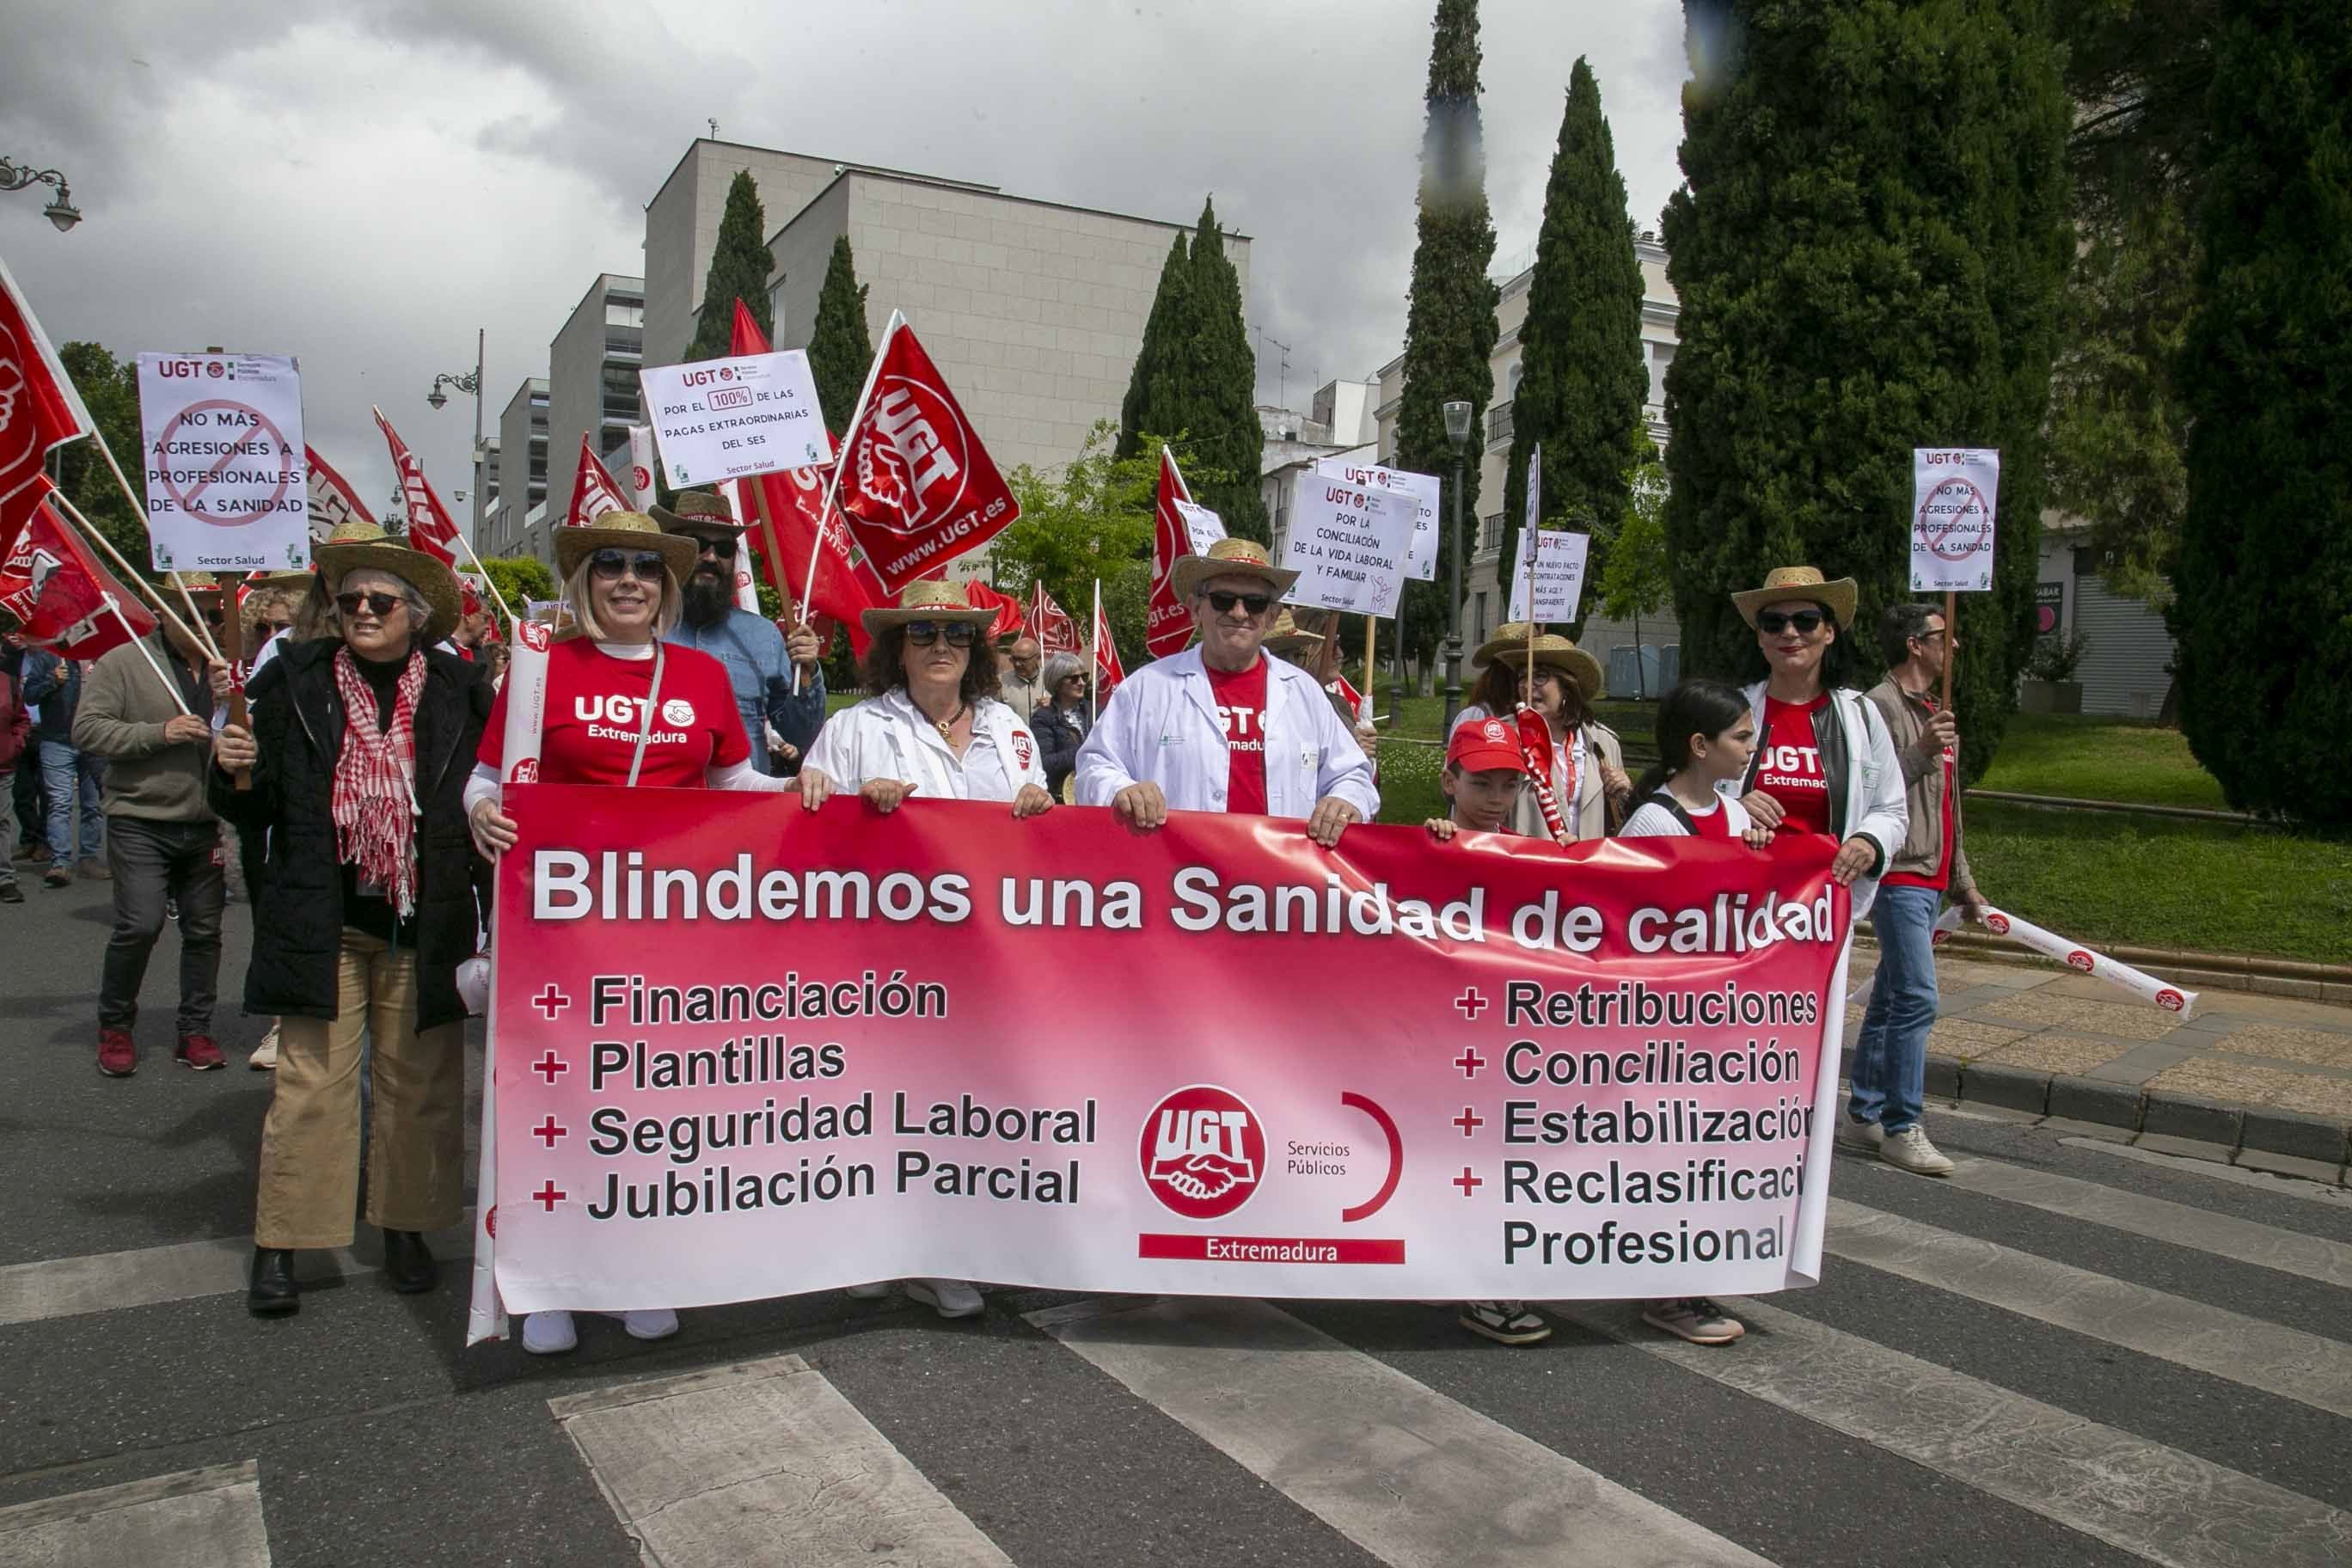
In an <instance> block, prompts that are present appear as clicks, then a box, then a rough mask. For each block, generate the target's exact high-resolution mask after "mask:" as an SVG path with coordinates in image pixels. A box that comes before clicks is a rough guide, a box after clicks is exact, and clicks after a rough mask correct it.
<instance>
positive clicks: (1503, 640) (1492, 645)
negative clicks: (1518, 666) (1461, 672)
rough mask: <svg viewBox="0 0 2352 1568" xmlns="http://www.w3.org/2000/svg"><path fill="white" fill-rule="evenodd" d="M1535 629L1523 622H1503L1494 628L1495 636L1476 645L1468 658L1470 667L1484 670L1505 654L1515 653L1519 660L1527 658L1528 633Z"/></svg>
mask: <svg viewBox="0 0 2352 1568" xmlns="http://www.w3.org/2000/svg"><path fill="white" fill-rule="evenodd" d="M1534 629H1535V628H1534V627H1532V626H1528V623H1527V622H1525V621H1505V622H1504V623H1503V624H1502V625H1501V626H1496V628H1495V635H1494V636H1493V637H1489V638H1487V639H1486V641H1485V642H1483V643H1481V644H1479V645H1478V651H1477V652H1476V653H1475V654H1473V655H1471V656H1470V662H1471V664H1472V665H1474V666H1475V667H1477V668H1482V669H1483V668H1486V666H1487V665H1490V664H1492V663H1494V662H1495V661H1496V659H1497V658H1502V657H1503V656H1504V655H1505V654H1508V653H1512V652H1514V651H1516V652H1517V654H1518V656H1519V657H1520V658H1527V656H1528V633H1529V632H1530V631H1533V630H1534Z"/></svg>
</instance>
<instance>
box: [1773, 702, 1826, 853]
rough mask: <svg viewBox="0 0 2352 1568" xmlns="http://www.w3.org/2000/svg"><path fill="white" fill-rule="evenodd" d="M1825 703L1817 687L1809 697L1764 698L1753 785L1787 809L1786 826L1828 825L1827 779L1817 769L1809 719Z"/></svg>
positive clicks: (1818, 752) (1818, 756)
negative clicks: (1805, 699) (1762, 735)
mask: <svg viewBox="0 0 2352 1568" xmlns="http://www.w3.org/2000/svg"><path fill="white" fill-rule="evenodd" d="M1829 705H1830V695H1829V693H1828V692H1826V691H1824V692H1822V694H1821V695H1820V696H1819V697H1816V698H1814V699H1813V700H1811V702H1783V701H1781V700H1779V699H1778V698H1774V697H1767V698H1765V699H1764V729H1765V731H1766V733H1765V742H1766V744H1765V746H1764V748H1763V750H1762V752H1761V753H1760V757H1761V760H1760V761H1759V763H1757V765H1756V787H1757V788H1758V789H1759V790H1760V791H1762V792H1763V793H1764V794H1766V795H1770V796H1771V797H1772V798H1773V799H1774V800H1777V801H1779V802H1780V809H1781V810H1783V811H1785V812H1787V813H1788V814H1789V820H1788V823H1787V825H1786V829H1787V831H1790V832H1794V833H1827V832H1828V831H1829V830H1830V780H1829V775H1828V774H1827V773H1824V772H1823V771H1822V748H1821V745H1820V742H1818V741H1817V740H1816V739H1815V736H1814V730H1813V721H1814V720H1815V719H1816V718H1818V717H1819V716H1820V714H1821V712H1822V710H1823V709H1825V708H1827V707H1828V706H1829Z"/></svg>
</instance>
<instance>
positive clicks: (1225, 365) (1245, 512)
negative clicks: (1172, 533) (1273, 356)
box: [1114, 202, 1267, 544]
mask: <svg viewBox="0 0 2352 1568" xmlns="http://www.w3.org/2000/svg"><path fill="white" fill-rule="evenodd" d="M1181 244H1182V242H1181V240H1180V241H1179V245H1180V246H1181ZM1176 264H1177V254H1176V251H1175V250H1174V249H1171V251H1170V253H1169V259H1168V268H1169V270H1173V269H1174V268H1175V267H1176ZM1170 282H1171V279H1169V277H1168V276H1167V275H1166V273H1165V272H1163V275H1162V278H1161V292H1160V294H1159V295H1158V296H1157V297H1155V299H1154V300H1153V303H1152V310H1151V314H1150V316H1149V317H1148V318H1146V320H1145V323H1144V337H1145V340H1146V350H1145V353H1141V354H1139V355H1138V356H1137V360H1136V370H1135V375H1134V377H1133V378H1132V381H1131V384H1130V387H1129V403H1130V404H1131V405H1132V406H1131V407H1130V406H1124V405H1123V406H1122V408H1121V419H1122V424H1121V426H1120V435H1119V441H1118V446H1117V447H1116V448H1115V453H1114V455H1125V456H1129V457H1132V456H1134V455H1135V454H1136V453H1137V452H1139V451H1140V450H1141V449H1142V446H1143V442H1144V440H1145V438H1146V435H1147V433H1149V434H1156V435H1164V436H1167V437H1175V438H1180V447H1181V451H1184V452H1197V453H1198V454H1199V455H1200V459H1201V464H1202V469H1203V471H1204V472H1205V471H1207V470H1209V469H1214V470H1215V471H1216V472H1218V473H1219V474H1221V475H1223V476H1225V477H1224V478H1222V479H1217V480H1213V481H1212V480H1204V479H1202V478H1201V477H1199V476H1197V475H1195V474H1194V473H1193V471H1192V468H1191V467H1190V466H1187V467H1186V468H1185V469H1184V482H1185V483H1186V484H1187V485H1188V486H1189V487H1191V489H1192V496H1193V499H1194V500H1198V501H1199V502H1200V503H1201V504H1202V506H1205V507H1207V508H1209V509H1210V510H1213V511H1214V512H1215V513H1216V514H1217V515H1218V516H1219V517H1220V518H1221V519H1223V522H1224V525H1225V531H1226V532H1227V533H1230V534H1233V535H1234V536H1236V537H1239V538H1244V539H1255V540H1256V541H1257V542H1259V543H1261V544H1263V543H1265V541H1266V538H1267V521H1266V515H1265V498H1264V496H1263V495H1261V494H1260V492H1259V490H1258V455H1259V454H1260V453H1261V452H1262V451H1264V450H1265V429H1264V427H1263V426H1260V425H1259V423H1258V417H1257V403H1256V394H1255V385H1256V380H1257V364H1256V362H1255V360H1254V359H1252V358H1251V355H1250V347H1249V336H1248V332H1247V330H1246V329H1245V328H1244V326H1243V324H1242V286H1241V276H1240V274H1239V273H1238V272H1236V271H1235V270H1234V264H1233V262H1232V260H1231V259H1230V258H1227V256H1226V255H1225V242H1224V236H1223V233H1222V232H1221V231H1220V230H1219V228H1218V226H1217V214H1216V207H1215V204H1214V203H1213V202H1203V203H1202V205H1201V221H1200V224H1199V226H1198V227H1196V228H1195V229H1194V230H1193V233H1192V243H1191V245H1190V247H1189V249H1187V250H1186V253H1185V257H1184V261H1183V268H1182V271H1181V274H1180V275H1179V276H1178V277H1177V278H1176V279H1175V280H1174V287H1172V288H1171V287H1169V284H1170ZM1180 460H1181V457H1180Z"/></svg>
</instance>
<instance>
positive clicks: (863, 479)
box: [839, 317, 1021, 594]
mask: <svg viewBox="0 0 2352 1568" xmlns="http://www.w3.org/2000/svg"><path fill="white" fill-rule="evenodd" d="M892 327H893V330H892V331H890V332H889V333H888V335H887V337H886V338H885V339H884V341H883V345H882V353H881V357H880V360H879V363H877V365H876V367H875V374H874V384H873V389H872V392H871V394H870V395H868V396H867V398H866V405H865V408H864V409H863V411H862V412H861V413H860V414H859V415H858V417H857V419H856V422H855V423H854V424H853V425H852V426H851V427H850V430H849V433H848V434H847V435H846V436H845V437H843V438H842V445H841V488H840V492H839V505H840V508H841V510H842V513H843V515H844V516H845V517H846V518H847V519H848V521H849V530H850V533H851V535H852V536H853V537H854V538H855V539H856V542H857V544H858V546H859V547H860V548H861V549H863V550H864V551H865V552H866V559H868V560H869V561H871V562H872V563H874V573H875V576H876V577H877V579H878V580H879V581H880V582H881V584H882V586H883V588H884V589H885V590H886V591H887V592H889V593H891V594H897V593H898V592H899V591H900V590H902V589H904V588H905V587H906V585H907V584H909V583H911V582H913V581H914V580H915V579H916V578H918V577H920V576H921V575H923V574H925V573H926V572H929V571H931V570H933V569H934V568H936V567H940V566H943V565H945V564H946V563H949V562H950V561H952V560H954V559H955V558H956V557H957V556H959V555H961V554H963V553H964V552H967V551H971V550H977V549H979V548H980V547H981V546H982V545H983V544H986V543H987V542H989V541H990V540H992V539H993V538H995V537H996V536H997V535H998V534H999V533H1002V532H1003V531H1004V529H1005V526H1006V525H1007V524H1008V523H1010V522H1012V521H1013V519H1014V518H1016V517H1019V516H1020V515H1021V508H1020V505H1019V503H1018V502H1016V501H1015V500H1013V491H1012V490H1011V489H1009V488H1008V487H1007V486H1006V485H1005V482H1004V478H1003V475H1001V474H999V473H998V472H997V471H996V463H995V461H994V459H992V458H990V457H989V455H988V448H987V447H983V446H982V445H981V441H980V433H979V432H978V431H977V430H975V429H973V428H972V426H971V420H970V419H968V418H966V417H965V416H964V412H963V408H962V406H961V405H960V404H958V403H957V402H956V400H955V395H954V394H953V393H951V392H950V391H949V390H948V386H947V383H946V381H945V380H944V379H942V378H941V377H940V372H939V367H938V366H937V365H934V364H933V363H931V356H930V355H929V354H927V353H924V352H923V345H922V344H921V343H919V342H916V341H915V332H914V329H913V328H911V327H908V326H906V325H905V324H903V323H901V322H899V321H898V320H897V318H895V317H894V318H893V319H892Z"/></svg>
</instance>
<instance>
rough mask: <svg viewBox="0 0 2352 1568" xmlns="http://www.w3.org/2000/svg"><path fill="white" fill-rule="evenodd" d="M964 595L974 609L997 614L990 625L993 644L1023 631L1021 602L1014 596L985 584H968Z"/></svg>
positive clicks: (990, 636) (964, 587) (964, 589)
mask: <svg viewBox="0 0 2352 1568" xmlns="http://www.w3.org/2000/svg"><path fill="white" fill-rule="evenodd" d="M963 595H964V597H965V599H967V600H968V601H970V603H971V607H972V608H973V609H975V610H994V611H995V612H996V618H995V619H994V620H992V621H991V622H989V623H988V637H989V640H990V641H991V642H993V641H995V640H996V639H997V638H998V637H1009V636H1011V635H1013V633H1016V632H1018V631H1020V630H1021V628H1022V624H1023V621H1024V616H1022V614H1021V601H1020V600H1018V599H1016V598H1014V597H1013V595H1010V594H1000V593H998V592H997V591H996V590H995V589H994V588H992V587H990V586H989V585H988V584H985V583H966V584H964V585H963Z"/></svg>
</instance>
